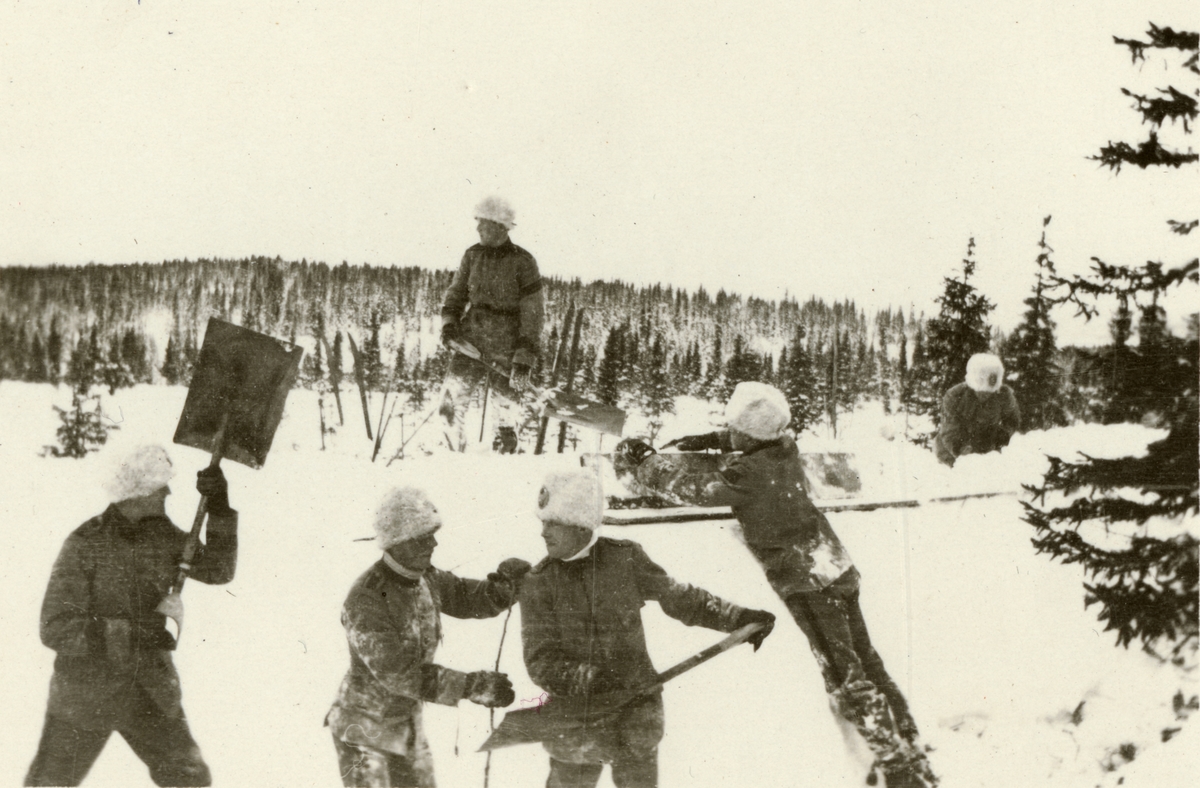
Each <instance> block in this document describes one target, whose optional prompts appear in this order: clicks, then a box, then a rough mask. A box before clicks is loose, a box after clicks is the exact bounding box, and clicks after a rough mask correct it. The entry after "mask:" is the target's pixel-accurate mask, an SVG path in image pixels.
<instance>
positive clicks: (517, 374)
mask: <svg viewBox="0 0 1200 788" xmlns="http://www.w3.org/2000/svg"><path fill="white" fill-rule="evenodd" d="M532 371H533V370H532V369H531V368H530V367H529V366H528V365H526V364H517V363H514V364H513V365H512V370H511V371H510V372H509V373H508V385H509V386H510V387H511V388H512V390H513V391H517V392H521V391H524V390H525V389H527V388H529V374H530V373H531V372H532Z"/></svg>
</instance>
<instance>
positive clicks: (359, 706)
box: [326, 559, 512, 759]
mask: <svg viewBox="0 0 1200 788" xmlns="http://www.w3.org/2000/svg"><path fill="white" fill-rule="evenodd" d="M511 602H512V599H511V591H510V589H509V586H508V584H507V582H504V583H493V582H491V581H487V580H467V579H463V578H459V577H455V576H454V575H453V574H451V573H450V572H444V571H442V570H441V569H429V570H428V571H427V572H425V574H424V575H423V576H422V577H421V578H420V579H419V580H411V579H409V578H407V577H403V576H401V575H400V574H398V573H397V572H395V571H393V570H392V569H391V568H389V567H388V566H387V564H386V563H384V561H383V560H382V559H381V560H380V561H378V562H377V563H376V564H374V565H373V566H372V567H371V568H370V569H368V570H367V571H366V572H364V573H363V574H362V576H360V577H359V578H358V580H356V581H355V583H354V585H353V587H351V589H350V594H349V595H348V596H347V597H346V602H345V604H344V605H343V607H342V626H343V627H345V629H346V640H347V643H348V644H349V647H350V670H349V671H348V672H347V673H346V677H345V678H344V679H343V680H342V685H341V687H340V688H339V689H338V694H337V699H336V700H334V703H333V709H332V710H331V711H330V712H329V716H328V717H327V718H326V721H327V723H328V724H329V726H330V728H332V730H333V733H334V735H335V736H337V737H338V738H339V739H341V740H343V741H346V742H349V743H351V744H362V745H366V746H368V747H372V748H374V749H378V750H384V751H387V752H392V753H395V754H397V755H407V756H414V757H418V759H419V755H420V753H414V752H413V747H414V743H415V742H424V734H423V733H422V732H421V723H420V719H421V717H420V714H421V703H422V701H432V702H434V703H441V704H444V705H447V706H454V705H456V704H457V703H458V701H459V700H461V699H462V698H463V696H464V694H465V692H466V684H467V674H466V673H462V672H460V671H457V670H451V669H450V668H445V667H442V666H441V665H437V664H435V663H434V661H433V658H434V654H435V653H436V652H437V647H438V642H439V641H440V640H441V637H442V623H441V615H440V614H441V613H446V614H448V615H451V616H454V617H455V618H490V617H492V616H495V615H496V614H497V613H499V612H500V611H502V610H505V609H507V608H508V606H509V605H510V604H511Z"/></svg>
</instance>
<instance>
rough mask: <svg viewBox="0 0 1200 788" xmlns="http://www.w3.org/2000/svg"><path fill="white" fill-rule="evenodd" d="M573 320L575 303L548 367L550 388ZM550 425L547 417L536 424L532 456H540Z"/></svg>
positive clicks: (554, 383)
mask: <svg viewBox="0 0 1200 788" xmlns="http://www.w3.org/2000/svg"><path fill="white" fill-rule="evenodd" d="M574 318H575V302H574V301H572V302H571V305H570V306H568V307H567V317H566V319H565V320H563V325H562V335H561V336H559V338H558V350H557V351H556V352H555V354H554V364H553V366H551V367H550V388H554V387H555V386H557V385H558V370H559V367H560V366H561V364H562V361H563V360H564V359H565V358H566V355H567V334H568V333H569V330H570V328H571V321H572V320H573V319H574ZM549 423H550V417H549V416H542V419H541V421H539V422H538V434H537V444H536V445H535V446H534V447H533V453H534V454H541V453H542V449H543V448H545V446H546V427H547V426H548V425H549Z"/></svg>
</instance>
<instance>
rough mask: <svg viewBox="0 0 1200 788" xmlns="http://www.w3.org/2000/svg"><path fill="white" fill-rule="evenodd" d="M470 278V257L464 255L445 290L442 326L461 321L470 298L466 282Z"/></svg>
mask: <svg viewBox="0 0 1200 788" xmlns="http://www.w3.org/2000/svg"><path fill="white" fill-rule="evenodd" d="M470 278H471V262H470V255H469V254H464V255H463V258H462V262H461V263H459V265H458V271H456V272H455V274H454V279H453V280H452V281H451V282H450V286H449V287H448V288H446V297H445V299H444V300H443V301H442V324H443V325H445V324H447V323H450V324H455V325H457V324H458V321H459V320H461V319H462V314H463V310H464V309H466V308H467V301H468V300H469V298H470V293H469V292H468V291H467V282H468V281H469V280H470Z"/></svg>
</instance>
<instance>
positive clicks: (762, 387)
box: [725, 381, 792, 441]
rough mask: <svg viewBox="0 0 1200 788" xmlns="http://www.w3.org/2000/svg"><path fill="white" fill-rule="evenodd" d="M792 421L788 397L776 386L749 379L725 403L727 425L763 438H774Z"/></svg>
mask: <svg viewBox="0 0 1200 788" xmlns="http://www.w3.org/2000/svg"><path fill="white" fill-rule="evenodd" d="M791 420H792V409H791V408H789V407H788V402H787V397H785V396H783V392H782V391H780V390H779V389H777V388H775V387H774V386H769V385H767V384H766V383H755V382H753V381H746V382H743V383H739V384H737V388H735V389H734V390H733V395H732V396H730V398H729V402H727V403H726V404H725V424H726V426H728V427H729V428H730V429H734V430H737V431H738V432H742V433H745V434H746V435H749V436H750V437H751V438H754V439H755V440H760V441H769V440H775V439H776V438H778V437H779V436H780V435H782V434H783V431H784V429H785V428H786V427H787V425H788V422H790V421H791Z"/></svg>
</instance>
